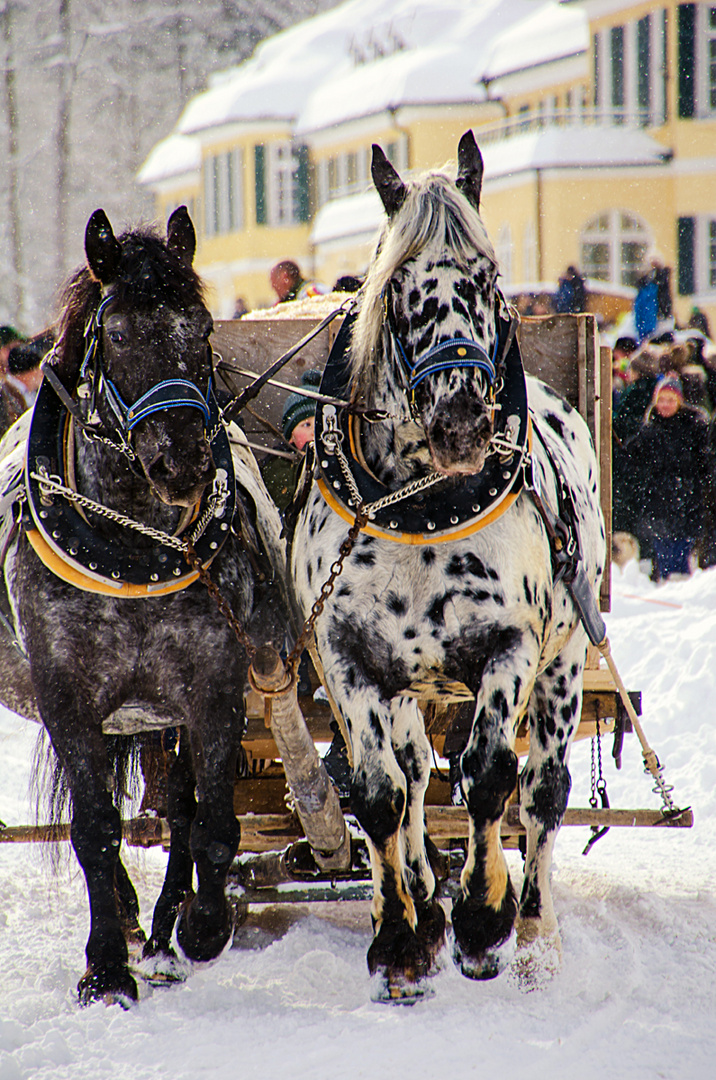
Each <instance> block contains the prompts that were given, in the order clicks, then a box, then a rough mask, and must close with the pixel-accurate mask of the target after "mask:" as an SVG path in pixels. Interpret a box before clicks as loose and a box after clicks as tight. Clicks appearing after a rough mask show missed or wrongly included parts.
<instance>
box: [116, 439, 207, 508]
mask: <svg viewBox="0 0 716 1080" xmlns="http://www.w3.org/2000/svg"><path fill="white" fill-rule="evenodd" d="M192 426H197V427H198V425H192ZM147 427H148V428H149V427H150V425H147ZM136 452H137V457H138V458H139V461H140V464H141V466H142V471H143V472H144V475H145V476H146V478H147V481H148V483H149V485H150V487H151V488H152V490H153V491H154V493H155V495H156V497H157V498H158V499H159V501H160V502H163V503H166V504H167V505H168V506H195V505H196V503H198V502H199V500H200V499H201V496H202V495H203V493H204V490H205V488H206V487H207V486H208V485H209V484H211V483H212V481H213V479H214V477H215V475H216V466H215V465H214V459H213V456H212V453H211V446H210V445H209V442H208V440H207V438H206V435H205V433H204V432H203V431H201V432H200V433H198V432H197V433H193V432H192V433H191V434H188V433H186V434H185V435H184V437H183V438H182V439H181V440H180V441H179V440H175V439H167V438H166V437H157V435H156V433H154V432H151V431H147V432H145V433H144V437H143V438H142V437H137V440H136Z"/></svg>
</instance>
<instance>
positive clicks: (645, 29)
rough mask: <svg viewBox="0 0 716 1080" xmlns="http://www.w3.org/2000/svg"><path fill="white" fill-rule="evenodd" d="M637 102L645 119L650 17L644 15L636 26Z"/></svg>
mask: <svg viewBox="0 0 716 1080" xmlns="http://www.w3.org/2000/svg"><path fill="white" fill-rule="evenodd" d="M636 51H637V102H638V104H639V112H640V113H641V114H642V117H643V119H644V120H646V119H647V117H648V114H649V108H650V106H651V16H650V15H645V16H644V18H643V19H639V21H638V23H637V24H636Z"/></svg>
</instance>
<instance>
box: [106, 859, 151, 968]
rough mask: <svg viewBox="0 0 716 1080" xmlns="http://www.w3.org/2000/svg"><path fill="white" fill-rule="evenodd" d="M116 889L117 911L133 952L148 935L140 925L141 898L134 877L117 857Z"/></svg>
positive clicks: (128, 945)
mask: <svg viewBox="0 0 716 1080" xmlns="http://www.w3.org/2000/svg"><path fill="white" fill-rule="evenodd" d="M114 891H115V896H116V899H117V911H118V913H119V921H120V923H121V926H122V933H123V934H124V940H125V941H126V942H127V948H128V950H129V951H130V952H131V951H132V950H133V949H138V948H139V947H140V946H141V945H144V943H145V941H146V940H147V936H146V934H145V933H144V931H143V930H142V927H141V926H140V925H139V900H138V899H137V893H136V891H135V888H134V885H132V879H131V878H130V876H129V874H128V873H127V870H126V868H125V866H124V863H123V862H122V860H121V859H117V868H116V870H115V873H114Z"/></svg>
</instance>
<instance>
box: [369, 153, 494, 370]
mask: <svg viewBox="0 0 716 1080" xmlns="http://www.w3.org/2000/svg"><path fill="white" fill-rule="evenodd" d="M406 186H407V188H408V193H407V195H406V197H405V200H404V202H403V205H402V206H401V208H400V210H399V211H398V213H397V214H396V215H395V217H394V218H393V219H392V221H388V222H387V223H386V225H385V226H384V228H383V231H382V233H381V236H380V239H379V241H378V244H377V247H376V249H375V252H374V254H373V258H372V260H371V265H370V267H369V270H368V275H367V277H366V281H365V285H364V286H363V299H362V302H361V308H360V313H359V314H358V316H357V318H356V322H355V326H354V327H353V338H352V346H353V347H352V356H353V361H352V363H353V376H354V378H353V384H354V387H355V386H356V383H362V382H363V378H364V377H367V378H368V379H370V375H369V372H370V371H371V368H372V367H373V365H374V363H375V359H376V357H377V355H378V347H379V343H380V338H381V332H382V325H383V292H384V289H385V287H386V285H387V284H388V282H389V281H390V279H391V278H392V276H393V274H394V273H395V271H396V270H397V269H398V267H400V266H402V265H403V263H405V262H407V261H408V260H409V259H411V258H414V257H415V256H416V255H417V254H419V252H421V251H423V250H424V249H425V248H426V247H427V246H428V245H429V244H433V243H434V244H435V245H436V246H437V247H439V248H440V249H441V250H444V251H445V252H446V253H449V254H450V255H451V256H452V257H453V258H455V259H456V261H457V262H458V264H460V265H463V266H464V267H465V268H467V266H468V264H469V263H470V261H471V260H473V259H474V258H475V256H476V255H483V256H484V257H485V258H487V259H489V260H490V262H492V263H493V265H496V264H497V259H496V256H495V251H494V248H493V246H492V243H491V242H490V239H489V237H488V235H487V232H486V231H485V226H484V225H483V223H482V219H481V217H480V215H479V214H478V212H477V211H476V210H475V209H474V207H473V206H472V204H471V203H470V202H468V200H467V199H466V198H465V197H464V196H463V195H462V194H461V192H460V191H459V190H458V189H457V188H456V187H455V184H454V182H453V181H452V180H450V179H449V178H448V177H447V176H445V175H444V174H442V173H437V172H429V173H425V174H424V175H423V176H420V177H418V178H417V179H416V180H414V181H412V182H408V183H407V185H406Z"/></svg>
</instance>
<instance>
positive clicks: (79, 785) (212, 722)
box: [0, 207, 283, 1003]
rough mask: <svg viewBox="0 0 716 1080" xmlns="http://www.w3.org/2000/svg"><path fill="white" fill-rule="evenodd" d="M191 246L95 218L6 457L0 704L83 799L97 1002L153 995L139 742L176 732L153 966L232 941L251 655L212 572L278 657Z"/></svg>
mask: <svg viewBox="0 0 716 1080" xmlns="http://www.w3.org/2000/svg"><path fill="white" fill-rule="evenodd" d="M195 243H196V239H195V232H194V226H193V224H192V222H191V219H190V217H189V215H188V213H187V211H186V208H185V207H181V208H180V209H178V210H176V211H175V212H174V213H173V214H172V216H171V218H170V219H169V223H168V229H167V237H166V239H163V238H162V237H160V236H159V235H158V234H157V233H156V232H154V231H153V230H150V229H142V230H133V231H128V232H126V233H124V234H122V235H121V236H120V237H119V238H116V237H115V236H114V233H113V231H112V228H111V225H110V223H109V221H108V219H107V217H106V215H105V214H104V212H103V211H101V210H98V211H96V212H95V213H94V214H93V215H92V216H91V218H90V219H89V222H88V225H87V229H86V234H85V251H86V256H87V264H88V265H87V266H85V267H84V268H82V269H80V270H79V271H78V272H77V273H76V274H75V275H74V277H73V278H72V279H71V280H70V281H69V283H68V285H67V287H66V290H65V292H64V297H63V306H62V314H61V318H60V323H59V335H58V341H57V345H56V348H55V351H54V355H53V356H52V358H51V361H50V363H49V364H46V365H45V372H46V375H45V380H44V382H43V385H42V388H41V390H40V394H39V397H38V400H37V402H36V405H35V408H34V413H33V414H32V417H31V418H30V414H29V413H27V414H25V416H24V417H23V418H22V419H21V420H19V421H18V422H17V424H16V425H15V426H14V428H12V429H11V430H10V432H9V433H8V434H7V436H6V438H5V440H4V441H3V444H2V452H3V455H4V457H3V461H2V464H1V465H0V475H1V476H2V488H0V491H2V510H3V525H4V528H3V555H4V560H3V561H4V575H5V583H6V587H7V595H6V597H5V604H4V606H5V608H6V610H5V616H4V624H5V628H6V632H5V633H4V634H3V635H2V644H1V647H0V695H1V697H2V700H3V701H4V702H5V703H6V704H8V705H9V706H10V707H13V708H16V709H18V710H19V711H20V712H22V713H24V714H25V715H26V716H34V717H36V718H39V719H40V720H41V721H42V723H43V724H44V726H45V728H46V729H47V732H48V733H49V736H50V740H51V743H52V747H53V749H54V752H55V754H56V756H57V759H58V761H59V763H60V766H61V768H62V771H63V775H64V780H63V782H64V784H65V785H66V788H68V789H69V795H70V797H71V812H72V822H71V841H72V846H73V848H74V851H75V854H76V856H77V859H78V860H79V863H80V865H81V867H82V869H83V871H84V874H85V878H86V883H87V891H88V896H89V904H90V913H91V924H90V932H89V938H88V941H87V946H86V955H87V970H86V973H85V974H84V976H83V977H82V979H81V980H80V982H79V987H78V989H79V996H80V1001H81V1002H82V1003H88V1002H90V1001H92V1000H94V999H103V1000H105V1001H120V1002H129V1001H132V1000H134V999H136V998H137V996H138V991H137V984H136V980H135V978H134V976H133V974H132V972H131V971H130V968H129V966H128V947H127V940H126V939H127V937H129V938H130V939H131V940H132V941H134V942H135V943H136V941H137V939H138V938H139V939H141V938H142V936H143V935H142V932H141V928H140V926H139V923H138V905H137V898H136V894H135V892H134V889H133V887H132V884H131V882H130V880H129V877H128V875H127V873H126V871H125V868H124V866H123V865H122V861H121V858H120V840H121V835H122V833H121V829H122V823H121V820H120V813H119V809H118V804H119V802H120V800H119V798H118V796H119V794H120V791H119V787H121V783H122V777H121V775H120V774H121V770H120V769H119V767H118V768H117V770H115V768H114V765H115V764H117V765H118V766H119V764H121V762H122V761H123V760H125V761H126V753H124V751H123V750H122V747H124V750H126V742H127V739H128V738H129V737H130V735H131V733H136V732H137V731H142V730H145V729H147V728H150V729H152V728H154V729H163V728H166V727H168V726H170V725H171V726H172V727H176V728H178V731H179V738H178V746H175V747H174V748H173V749H171V747H169V748H168V751H167V761H168V795H167V800H168V818H169V823H170V826H171V848H170V854H169V859H168V864H167V874H166V879H165V881H164V885H163V889H162V892H161V895H160V897H159V899H158V901H157V904H156V907H155V910H154V916H153V923H152V931H151V936H150V937H149V939H148V940H146V943H145V944H144V948H143V955H144V960H143V961H142V962H141V963H140V970H142V969H143V970H144V972H145V974H146V973H147V972H148V973H149V974H151V975H152V976H154V977H161V976H165V977H166V978H169V979H171V978H174V977H178V976H180V975H182V974H185V973H186V970H187V965H186V961H185V960H184V959H183V958H181V957H180V956H178V955H177V954H176V950H175V948H174V938H173V933H174V926H175V922H176V940H178V943H179V945H180V947H181V949H182V950H183V952H184V954H185V955H186V957H188V958H190V960H196V961H205V960H210V959H213V958H214V957H215V956H217V955H218V954H219V952H220V951H221V950H222V948H223V947H224V946H225V945H226V944H227V942H228V941H229V938H230V935H231V933H232V912H231V908H230V906H229V904H228V902H227V899H226V897H225V891H224V885H225V880H226V875H227V870H228V868H229V866H230V864H231V862H232V860H233V859H234V856H235V855H236V852H237V848H238V843H239V824H238V822H237V819H236V817H235V814H234V810H233V787H234V778H235V775H236V768H237V759H238V756H239V753H240V740H241V737H242V733H243V726H244V704H243V690H244V686H245V681H246V674H247V666H248V662H247V647H248V646H247V647H244V645H240V644H239V641H238V640H237V637H236V636H235V634H234V632H233V631H232V629H231V628H230V627H229V625H228V623H227V621H226V619H225V618H224V616H223V615H222V614H221V612H220V611H219V610H218V608H217V606H216V604H215V603H214V601H213V600H212V599H211V597H210V595H209V593H208V591H207V589H206V588H205V585H204V584H202V583H201V581H199V580H198V575H199V573H200V568H202V567H208V568H209V570H210V574H211V578H212V580H213V581H214V582H215V584H216V585H217V586H218V588H219V589H220V591H221V593H222V594H223V596H224V598H225V599H226V601H227V602H228V603H229V604H230V606H231V608H232V610H233V613H234V616H235V618H236V620H237V622H238V624H239V627H240V629H242V630H244V629H245V630H247V631H249V632H250V633H253V632H254V630H256V640H257V643H262V642H263V640H264V639H265V638H266V637H269V638H271V637H272V634H271V633H269V629H270V627H271V626H272V625H273V623H274V622H275V621H276V620H275V619H274V616H273V609H274V606H275V605H274V599H273V597H274V591H275V590H274V587H273V585H272V584H271V578H272V575H273V572H274V571H273V567H274V566H276V565H277V564H278V566H277V569H278V571H279V573H282V572H283V568H282V566H281V565H280V564H281V560H282V553H281V548H282V543H281V542H280V540H279V533H280V522H279V519H278V515H277V511H276V509H275V507H274V506H273V504H272V503H271V502H270V500H269V498H268V495H267V493H266V490H265V488H264V487H263V483H262V481H261V478H260V475H259V473H258V470H257V468H256V465H255V463H254V460H253V457H252V456H251V454H250V451H248V449H247V448H246V447H245V446H243V445H241V436H240V434H237V432H238V429H235V430H234V429H227V427H226V426H225V425H224V424H223V423H222V421H221V418H220V415H219V408H218V404H217V399H216V395H215V391H214V383H213V373H212V351H211V348H210V344H209V336H210V334H211V331H212V320H211V316H210V314H209V311H208V309H207V307H206V304H205V301H204V295H203V288H202V284H201V281H200V279H199V278H198V276H197V275H196V273H195V271H194V269H193V267H192V261H193V256H194V250H195ZM186 541H189V542H190V544H191V546H192V548H193V552H194V555H193V560H194V561H193V563H192V565H191V566H190V565H189V563H188V561H187V560H186V557H185V551H186V550H188V549H187V548H186ZM259 625H260V630H259ZM282 639H283V629H282V628H280V626H279V627H278V628H277V631H276V636H275V638H274V640H275V641H280V640H282ZM247 640H248V639H247ZM128 733H129V734H128ZM194 869H195V871H196V880H194ZM177 915H178V919H177Z"/></svg>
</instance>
